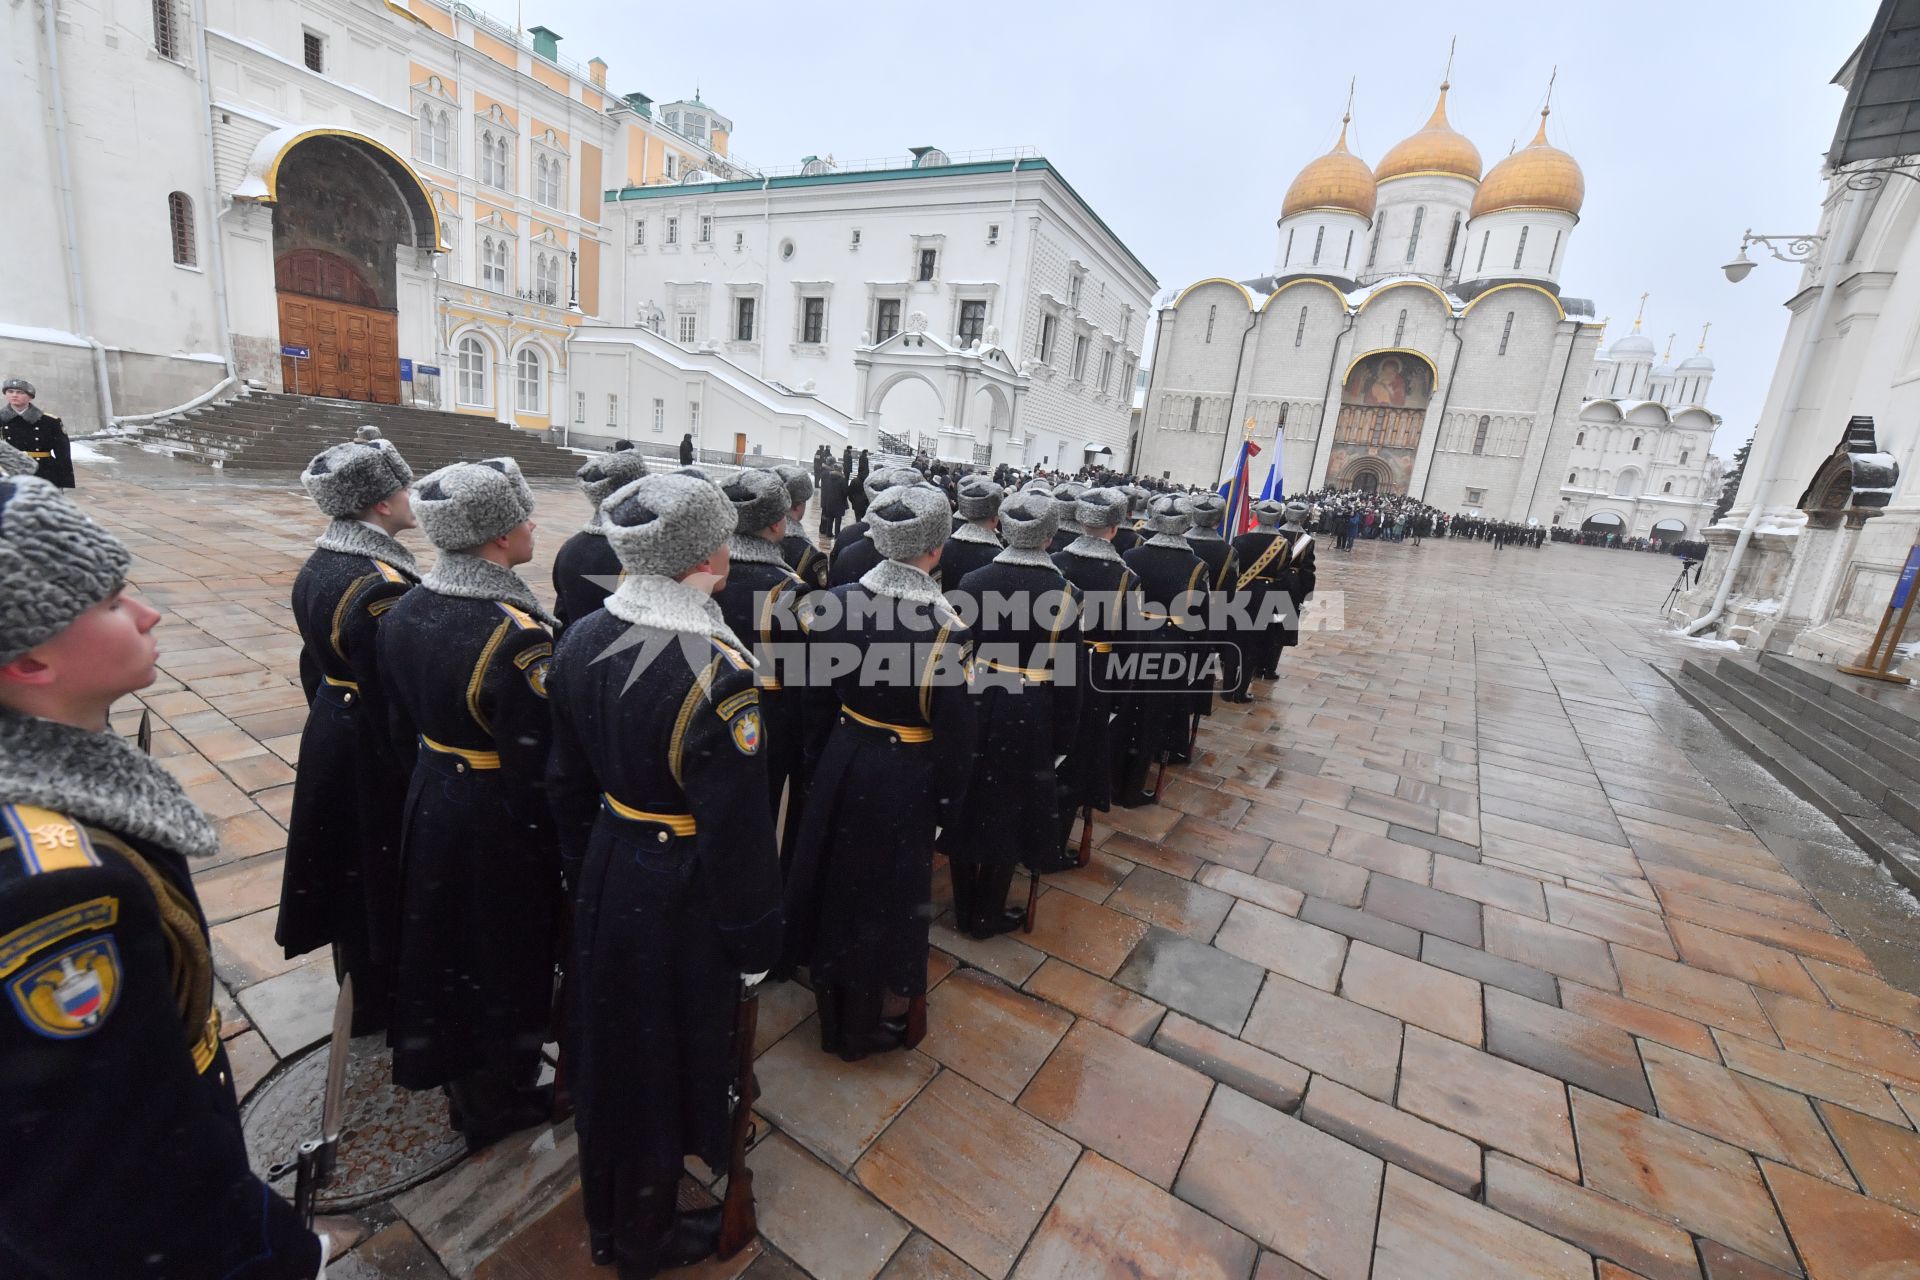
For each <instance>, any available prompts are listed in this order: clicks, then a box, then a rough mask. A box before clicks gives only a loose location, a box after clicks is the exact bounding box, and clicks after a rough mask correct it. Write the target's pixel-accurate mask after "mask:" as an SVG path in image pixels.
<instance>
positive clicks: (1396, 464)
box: [1328, 348, 1434, 493]
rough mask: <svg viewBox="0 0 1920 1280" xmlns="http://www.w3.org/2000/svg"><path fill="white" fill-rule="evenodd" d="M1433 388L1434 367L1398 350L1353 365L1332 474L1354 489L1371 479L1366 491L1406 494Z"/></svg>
mask: <svg viewBox="0 0 1920 1280" xmlns="http://www.w3.org/2000/svg"><path fill="white" fill-rule="evenodd" d="M1433 384H1434V368H1433V364H1432V362H1431V361H1429V360H1428V359H1427V358H1426V357H1425V356H1424V355H1422V354H1420V353H1419V352H1417V351H1411V350H1406V349H1403V348H1394V349H1390V350H1385V351H1374V352H1369V353H1368V354H1366V355H1364V356H1362V357H1360V358H1359V359H1358V360H1355V361H1354V362H1353V365H1352V366H1351V367H1350V368H1349V369H1348V370H1347V377H1346V381H1345V383H1344V384H1342V387H1341V391H1340V416H1339V417H1338V419H1337V420H1336V421H1335V425H1334V434H1333V456H1332V458H1331V459H1330V460H1329V462H1328V474H1330V475H1345V476H1347V477H1348V481H1347V486H1348V487H1349V488H1354V489H1358V488H1359V487H1360V477H1361V476H1362V475H1365V474H1370V475H1371V476H1372V477H1373V488H1371V489H1368V490H1367V492H1369V493H1372V492H1376V491H1379V492H1387V493H1405V492H1406V491H1407V483H1408V481H1409V480H1411V478H1412V476H1413V457H1414V451H1415V450H1416V449H1417V448H1418V447H1419V444H1420V434H1421V431H1422V429H1423V427H1424V424H1425V423H1426V419H1427V404H1428V402H1429V401H1431V400H1432V398H1433ZM1363 464H1364V465H1363Z"/></svg>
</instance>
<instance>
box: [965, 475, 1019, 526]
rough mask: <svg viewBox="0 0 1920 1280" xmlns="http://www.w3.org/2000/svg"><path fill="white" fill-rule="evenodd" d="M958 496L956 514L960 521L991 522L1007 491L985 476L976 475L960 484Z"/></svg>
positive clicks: (997, 512)
mask: <svg viewBox="0 0 1920 1280" xmlns="http://www.w3.org/2000/svg"><path fill="white" fill-rule="evenodd" d="M959 495H960V502H959V509H958V512H957V514H958V515H959V517H960V518H961V519H962V520H991V519H993V518H994V516H996V515H998V514H999V513H1000V504H1001V502H1002V500H1003V499H1005V498H1006V496H1007V491H1006V490H1005V489H1002V488H1001V487H1000V486H999V485H997V484H995V483H994V482H993V481H991V480H989V479H987V478H986V477H985V476H978V475H976V476H968V477H967V478H966V479H964V480H962V481H961V482H960V489H959Z"/></svg>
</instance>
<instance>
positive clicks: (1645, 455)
mask: <svg viewBox="0 0 1920 1280" xmlns="http://www.w3.org/2000/svg"><path fill="white" fill-rule="evenodd" d="M1706 349H1707V339H1706V333H1705V332H1704V331H1703V332H1702V333H1701V335H1700V349H1699V350H1698V351H1696V352H1695V353H1694V354H1693V355H1690V356H1688V357H1687V358H1686V359H1684V360H1681V361H1680V362H1679V363H1678V364H1675V363H1673V362H1672V359H1673V340H1672V338H1671V337H1669V338H1668V340H1667V354H1666V355H1665V356H1663V357H1660V358H1658V359H1657V360H1656V358H1655V355H1654V345H1653V342H1652V340H1651V339H1649V338H1647V337H1645V336H1643V335H1642V334H1641V332H1640V322H1639V321H1637V320H1636V321H1635V322H1634V326H1633V332H1632V333H1630V334H1628V335H1627V336H1626V337H1624V338H1621V339H1620V340H1619V341H1618V342H1615V343H1614V344H1613V345H1612V346H1610V347H1608V348H1607V353H1606V355H1605V356H1603V357H1601V358H1599V359H1597V360H1595V361H1594V362H1593V374H1592V378H1591V380H1590V381H1589V383H1588V386H1587V395H1588V397H1589V399H1588V400H1587V401H1586V403H1585V404H1583V405H1581V406H1580V416H1579V418H1578V420H1577V421H1576V424H1575V430H1574V436H1573V443H1572V445H1571V446H1570V447H1569V450H1568V453H1567V463H1566V467H1565V471H1566V480H1565V482H1564V483H1563V484H1562V485H1561V486H1560V506H1559V508H1558V509H1557V510H1556V511H1555V512H1554V521H1553V522H1554V523H1555V524H1562V525H1575V526H1579V527H1581V528H1586V529H1592V530H1595V531H1597V532H1601V533H1617V534H1620V535H1621V536H1623V537H1628V538H1657V539H1660V540H1661V541H1665V542H1678V541H1682V540H1692V539H1697V538H1699V536H1700V531H1701V530H1702V529H1704V528H1705V527H1706V525H1707V521H1708V517H1709V516H1711V515H1712V514H1713V508H1714V506H1715V505H1716V504H1717V503H1718V502H1719V500H1720V479H1721V471H1722V463H1721V461H1720V459H1719V458H1717V457H1715V456H1714V454H1713V453H1712V447H1713V434H1714V432H1715V431H1716V430H1718V429H1719V426H1720V416H1719V415H1718V414H1716V413H1714V412H1712V411H1711V410H1709V409H1708V408H1707V407H1706V399H1707V390H1708V388H1709V387H1711V386H1712V385H1713V361H1712V360H1711V359H1710V358H1708V356H1707V353H1706Z"/></svg>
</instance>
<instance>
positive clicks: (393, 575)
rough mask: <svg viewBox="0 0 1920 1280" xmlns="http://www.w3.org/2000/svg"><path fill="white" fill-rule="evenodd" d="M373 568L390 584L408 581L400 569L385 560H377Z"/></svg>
mask: <svg viewBox="0 0 1920 1280" xmlns="http://www.w3.org/2000/svg"><path fill="white" fill-rule="evenodd" d="M373 567H374V568H376V569H378V570H379V571H380V576H381V577H383V578H385V579H386V580H387V581H388V582H405V581H406V580H407V576H406V575H405V574H403V573H401V572H400V571H399V570H398V569H396V568H394V567H393V566H392V565H390V564H388V563H387V562H386V561H384V560H375V561H374V562H373Z"/></svg>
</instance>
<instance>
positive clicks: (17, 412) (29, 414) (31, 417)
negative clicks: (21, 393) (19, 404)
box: [0, 400, 45, 422]
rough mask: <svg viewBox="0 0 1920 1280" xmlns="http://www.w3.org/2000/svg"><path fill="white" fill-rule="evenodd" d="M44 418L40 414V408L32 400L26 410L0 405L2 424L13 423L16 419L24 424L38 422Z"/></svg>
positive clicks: (28, 402)
mask: <svg viewBox="0 0 1920 1280" xmlns="http://www.w3.org/2000/svg"><path fill="white" fill-rule="evenodd" d="M44 416H45V415H43V414H42V413H41V412H40V406H39V405H37V404H35V403H33V401H31V400H29V401H27V407H26V408H24V409H16V408H14V407H13V406H12V405H10V404H0V422H12V421H13V420H14V419H15V418H18V419H20V421H22V422H38V421H40V419H41V418H42V417H44Z"/></svg>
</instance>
